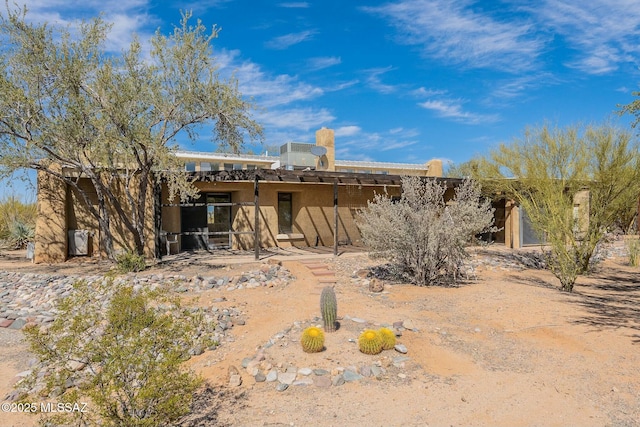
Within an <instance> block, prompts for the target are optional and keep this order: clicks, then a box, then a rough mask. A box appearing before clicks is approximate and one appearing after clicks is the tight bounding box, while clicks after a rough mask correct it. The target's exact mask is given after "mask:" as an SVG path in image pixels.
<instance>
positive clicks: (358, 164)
mask: <svg viewBox="0 0 640 427" xmlns="http://www.w3.org/2000/svg"><path fill="white" fill-rule="evenodd" d="M309 145H312V144H309ZM175 154H176V157H178V158H181V159H198V160H219V161H225V160H226V161H236V162H252V161H253V162H256V161H259V162H265V163H268V162H270V163H275V162H277V161H279V160H280V156H265V155H256V154H233V153H210V152H202V151H186V150H179V151H176V153H175ZM335 165H336V166H338V167H342V168H345V167H352V168H357V169H363V168H364V169H366V168H381V169H410V170H429V166H428V165H425V164H420V163H391V162H371V161H360V160H337V159H336V161H335Z"/></svg>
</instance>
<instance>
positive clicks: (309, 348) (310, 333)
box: [300, 326, 324, 353]
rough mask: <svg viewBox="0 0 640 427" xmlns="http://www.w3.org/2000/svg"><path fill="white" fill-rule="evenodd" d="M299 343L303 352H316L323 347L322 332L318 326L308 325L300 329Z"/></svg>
mask: <svg viewBox="0 0 640 427" xmlns="http://www.w3.org/2000/svg"><path fill="white" fill-rule="evenodd" d="M300 344H302V350H304V351H305V353H318V352H320V351H322V349H323V348H324V332H322V329H320V328H317V327H315V326H309V327H308V328H307V329H305V330H304V331H302V337H301V338H300Z"/></svg>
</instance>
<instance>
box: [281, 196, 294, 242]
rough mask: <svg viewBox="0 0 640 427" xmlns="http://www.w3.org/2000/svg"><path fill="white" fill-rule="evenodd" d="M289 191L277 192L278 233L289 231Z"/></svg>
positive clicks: (290, 215) (291, 213)
mask: <svg viewBox="0 0 640 427" xmlns="http://www.w3.org/2000/svg"><path fill="white" fill-rule="evenodd" d="M291 199H292V197H291V193H278V233H281V234H284V233H291V232H292V227H291V226H292V224H293V209H292V203H291Z"/></svg>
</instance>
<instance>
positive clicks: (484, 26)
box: [364, 0, 544, 72]
mask: <svg viewBox="0 0 640 427" xmlns="http://www.w3.org/2000/svg"><path fill="white" fill-rule="evenodd" d="M473 5H474V3H473V2H472V1H471V0H458V1H451V0H401V1H398V2H395V3H388V4H386V5H383V6H379V7H367V8H364V10H365V11H368V12H370V13H373V14H376V15H380V16H382V17H384V18H386V19H387V20H388V21H389V23H390V24H391V25H393V26H395V27H397V29H398V34H399V35H398V38H399V41H400V42H401V43H405V44H410V45H419V46H421V47H422V49H423V52H424V54H425V55H426V56H429V57H434V58H437V59H439V60H441V61H443V62H448V63H453V64H462V65H466V66H468V67H471V68H497V69H500V70H502V71H511V72H516V71H521V70H526V69H531V68H533V67H534V62H535V60H536V58H537V57H538V56H539V55H540V53H541V51H542V49H543V48H544V41H543V40H542V39H541V38H540V35H539V33H537V32H536V26H535V23H532V22H528V21H526V20H522V19H517V18H516V17H514V16H511V17H510V18H509V20H506V19H504V20H498V19H495V18H493V17H491V16H490V15H489V14H487V13H482V12H479V9H478V8H472V6H473Z"/></svg>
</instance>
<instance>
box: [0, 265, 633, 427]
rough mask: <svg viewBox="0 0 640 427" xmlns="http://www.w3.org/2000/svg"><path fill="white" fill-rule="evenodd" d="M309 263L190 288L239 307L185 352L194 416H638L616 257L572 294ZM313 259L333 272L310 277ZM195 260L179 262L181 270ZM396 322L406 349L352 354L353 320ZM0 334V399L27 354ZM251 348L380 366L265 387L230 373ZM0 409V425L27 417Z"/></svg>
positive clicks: (305, 361)
mask: <svg viewBox="0 0 640 427" xmlns="http://www.w3.org/2000/svg"><path fill="white" fill-rule="evenodd" d="M312 262H313V264H314V265H313V266H312V265H311V264H310V261H305V262H301V261H299V260H296V261H293V260H291V261H287V260H285V261H284V266H285V267H287V268H288V269H289V270H290V271H291V272H292V273H293V274H294V275H295V276H296V280H295V281H293V282H292V283H289V284H287V285H283V286H280V287H273V288H264V287H258V288H255V289H241V290H239V289H235V290H231V291H227V290H226V289H215V290H210V291H206V292H203V293H201V294H199V295H198V298H199V302H198V303H199V304H202V305H210V304H215V305H217V306H219V307H220V309H224V308H235V309H239V310H241V311H242V312H243V313H244V317H245V319H246V324H245V325H242V326H235V327H234V328H233V337H234V341H233V342H229V343H225V344H224V345H223V346H221V347H219V348H218V349H217V350H215V351H207V352H205V353H204V354H202V355H201V356H198V357H195V358H193V359H192V360H191V361H190V364H191V366H192V367H193V368H194V369H195V370H196V371H198V372H200V373H201V374H202V375H203V376H204V377H205V378H206V379H207V380H208V382H209V383H210V384H211V385H212V386H213V390H214V391H213V392H212V393H211V394H210V399H211V400H209V401H208V402H207V404H202V403H201V405H199V411H198V414H197V417H201V418H199V419H201V420H205V419H208V420H210V421H208V423H209V425H217V424H220V425H234V426H235V425H237V426H309V425H314V426H361V425H362V426H364V425H366V426H427V425H429V426H470V425H473V426H540V425H542V426H567V425H574V426H607V425H609V426H636V425H640V352H639V351H638V350H639V348H640V347H639V346H640V274H639V273H640V270H638V269H634V268H630V267H628V266H627V265H626V263H625V260H624V259H622V258H614V259H609V260H607V261H605V262H604V263H602V264H601V266H600V267H599V269H598V271H597V272H596V273H595V274H593V275H592V276H590V277H586V278H580V279H579V281H578V284H577V286H576V290H575V292H574V293H573V294H566V293H561V292H559V291H558V290H557V281H556V279H555V278H553V276H552V275H551V274H550V273H549V272H547V271H541V270H520V269H511V268H505V267H501V266H500V265H494V264H493V263H483V262H480V263H479V264H480V266H479V267H478V268H477V271H476V273H477V277H476V279H475V280H473V281H470V282H469V283H467V284H465V285H463V286H460V287H457V288H437V287H436V288H418V287H415V286H410V285H403V284H395V285H390V284H387V285H386V286H385V291H384V292H383V293H381V294H374V293H371V292H369V290H368V287H367V286H364V285H363V284H362V280H361V279H357V278H355V277H354V271H356V270H358V269H359V268H361V267H364V266H367V265H371V264H372V262H371V261H370V260H368V259H367V258H366V257H365V256H363V255H353V254H352V255H349V256H345V257H338V258H337V259H333V258H332V257H330V256H327V257H324V258H320V259H318V258H317V257H316V258H315V259H314V260H313V261H312ZM318 264H324V267H326V269H325V271H326V270H330V271H332V272H333V275H332V276H331V275H330V274H329V273H323V274H322V275H319V274H316V273H317V271H316V272H314V269H316V268H317V265H318ZM258 266H259V265H248V264H246V265H235V266H230V267H228V269H230V271H232V272H233V271H240V270H243V269H244V270H245V271H248V270H250V269H252V268H256V267H258ZM1 267H2V264H1V263H0V268H1ZM5 267H6V265H5ZM324 267H323V268H324ZM6 268H8V267H6ZM163 268H168V267H167V266H164V267H163ZM172 268H173V269H174V270H176V269H177V267H176V266H173V267H172ZM202 268H203V267H202V266H198V265H188V264H185V265H184V266H182V267H180V269H181V270H182V271H184V273H185V274H186V275H189V274H195V272H197V271H198V270H200V271H202ZM153 271H154V270H153V269H152V270H151V272H153ZM142 274H150V272H144V273H142ZM327 277H334V278H335V290H336V294H337V296H338V315H339V316H340V317H341V321H340V323H341V328H340V329H339V330H338V331H337V332H336V333H334V334H327V335H328V336H327V345H326V347H327V348H326V350H325V351H323V352H321V353H317V354H312V355H309V354H305V353H303V352H302V351H301V349H300V347H299V345H298V344H297V342H298V340H299V330H300V328H301V327H303V326H304V325H305V324H310V323H314V322H317V319H315V318H316V317H317V316H318V315H319V310H318V302H319V296H320V291H321V289H322V287H323V286H325V285H326V283H327V282H328V281H327ZM223 299H224V300H223ZM214 300H215V301H216V302H214ZM222 300H223V301H222ZM221 301H222V302H221ZM400 321H403V322H404V324H405V325H410V328H409V329H406V330H404V331H403V332H402V336H401V337H399V342H400V343H401V344H403V345H405V346H406V347H407V350H408V352H407V354H406V355H400V353H397V352H394V351H393V350H390V351H386V352H384V353H382V354H381V355H378V356H365V355H363V354H361V353H359V352H358V351H357V350H355V344H354V343H353V342H351V340H353V339H354V338H357V335H358V333H359V331H360V330H362V329H363V328H365V327H369V326H371V327H378V326H379V325H382V324H389V325H391V324H393V323H394V322H400ZM0 340H2V342H1V343H0V395H4V394H6V392H7V391H8V390H9V387H10V383H11V381H12V380H11V378H13V377H14V375H15V374H16V373H18V372H20V371H21V370H24V369H25V364H26V360H28V356H27V355H26V349H25V347H24V345H23V344H20V343H19V342H18V341H19V332H15V331H8V330H3V331H0ZM269 342H271V343H272V344H273V345H271V346H269V347H268V348H264V347H266V344H267V343H269ZM261 348H262V349H263V350H262V352H263V354H264V356H265V359H266V361H267V362H269V363H270V364H272V365H273V366H274V367H280V368H281V369H285V368H286V367H288V366H294V367H296V368H298V369H300V368H311V369H316V370H326V371H327V372H340V370H341V369H347V370H348V369H351V368H354V369H355V370H356V371H358V370H359V369H360V368H361V367H362V366H365V365H376V364H378V365H380V366H382V367H383V368H386V369H385V370H384V371H385V373H384V374H383V375H381V376H379V377H364V378H362V379H360V380H358V381H353V382H347V383H345V384H343V385H332V386H328V387H319V386H315V385H299V386H295V385H292V386H290V387H289V388H287V389H286V390H284V391H277V390H276V387H275V383H269V382H256V381H255V379H254V377H253V376H252V375H250V374H249V373H248V372H247V371H246V370H245V369H243V368H242V364H243V359H247V358H253V357H254V356H255V355H256V353H257V352H258V351H259V350H260V349H261ZM399 356H402V357H403V358H402V359H397V357H399ZM397 360H401V362H398V363H396V362H397ZM245 362H246V360H245ZM230 366H235V367H236V368H237V369H238V370H239V371H240V373H241V375H242V380H243V381H242V385H240V386H238V387H230V386H229V385H228V370H229V367H230ZM207 414H208V415H207ZM4 415H6V414H3V418H2V419H0V425H26V424H27V423H29V424H34V423H35V420H34V419H31V418H24V417H21V416H17V415H15V414H9V416H8V417H7V416H4ZM197 417H196V418H197ZM214 420H215V421H214ZM204 423H205V421H202V422H201V424H200V425H207V424H204ZM193 425H196V424H195V423H194V424H193Z"/></svg>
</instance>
